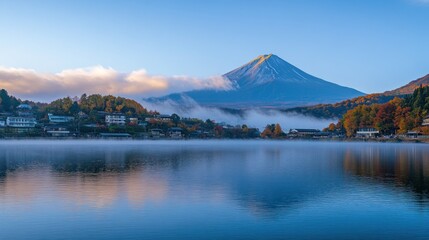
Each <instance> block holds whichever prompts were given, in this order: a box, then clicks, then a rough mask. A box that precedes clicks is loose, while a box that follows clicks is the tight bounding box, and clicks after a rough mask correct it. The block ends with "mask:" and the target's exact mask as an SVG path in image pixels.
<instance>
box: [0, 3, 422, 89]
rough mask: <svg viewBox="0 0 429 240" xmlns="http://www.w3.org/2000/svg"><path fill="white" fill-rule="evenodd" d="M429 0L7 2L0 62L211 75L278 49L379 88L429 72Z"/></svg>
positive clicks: (344, 79) (320, 72)
mask: <svg viewBox="0 0 429 240" xmlns="http://www.w3.org/2000/svg"><path fill="white" fill-rule="evenodd" d="M428 26H429V1H425V0H420V1H419V0H367V1H365V0H360V1H357V0H356V1H352V0H350V1H343V0H324V1H316V0H313V1H309V0H289V1H288V0H284V1H231V0H230V1H225V0H219V1H186V0H183V1H162V0H157V1H79V0H75V1H61V0H60V1H20V0H13V1H9V0H0V31H1V35H0V66H3V67H5V68H20V69H34V70H35V71H37V72H42V73H59V72H61V71H63V70H64V69H76V68H83V67H91V66H103V67H105V68H113V69H114V70H115V71H117V72H120V73H129V72H132V71H134V70H137V69H145V71H147V72H148V73H150V74H152V75H163V76H174V75H186V76H193V77H210V76H216V75H220V74H223V73H225V72H227V71H229V70H232V69H233V68H236V67H238V66H240V65H242V64H244V63H246V62H247V61H249V60H251V59H252V58H254V57H256V56H258V55H260V54H265V53H274V54H276V55H278V56H279V57H281V58H283V59H285V60H286V61H288V62H290V63H292V64H294V65H296V66H297V67H299V68H301V69H302V70H304V71H306V72H308V73H310V74H313V75H315V76H318V77H320V78H323V79H325V80H328V81H332V82H335V83H338V84H341V85H345V86H350V87H354V88H356V89H358V90H361V91H364V92H367V93H371V92H379V91H385V90H389V89H392V88H396V87H398V86H401V85H404V84H405V83H407V82H409V81H411V80H414V79H416V78H418V77H421V76H423V75H426V74H428V73H429V61H428V58H429V41H428V40H429V31H428Z"/></svg>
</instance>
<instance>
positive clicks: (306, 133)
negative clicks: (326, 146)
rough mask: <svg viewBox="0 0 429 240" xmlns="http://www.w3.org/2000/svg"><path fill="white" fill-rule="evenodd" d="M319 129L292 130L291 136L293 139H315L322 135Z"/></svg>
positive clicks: (290, 131)
mask: <svg viewBox="0 0 429 240" xmlns="http://www.w3.org/2000/svg"><path fill="white" fill-rule="evenodd" d="M320 132H321V131H320V130H319V129H304V128H292V129H290V130H289V135H290V136H293V137H313V136H316V135H319V134H320Z"/></svg>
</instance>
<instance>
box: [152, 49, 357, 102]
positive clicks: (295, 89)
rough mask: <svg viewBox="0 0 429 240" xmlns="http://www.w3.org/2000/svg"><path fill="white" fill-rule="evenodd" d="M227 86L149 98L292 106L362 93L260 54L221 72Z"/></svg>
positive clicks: (272, 56)
mask: <svg viewBox="0 0 429 240" xmlns="http://www.w3.org/2000/svg"><path fill="white" fill-rule="evenodd" d="M223 77H224V78H226V79H227V80H229V81H231V85H232V86H233V87H232V89H229V90H213V89H205V90H194V91H188V92H183V93H175V94H170V95H167V96H164V97H161V98H150V99H147V100H148V101H151V102H157V101H165V100H173V101H184V99H188V98H191V99H193V100H194V101H196V102H197V103H199V104H200V105H204V106H214V107H230V108H251V107H292V106H302V105H309V104H315V103H332V102H337V101H341V100H345V99H349V98H353V97H357V96H362V95H364V93H362V92H359V91H357V90H355V89H352V88H348V87H343V86H340V85H337V84H334V83H331V82H328V81H325V80H322V79H320V78H317V77H314V76H312V75H310V74H308V73H306V72H304V71H302V70H300V69H299V68H297V67H295V66H293V65H292V64H290V63H288V62H286V61H285V60H283V59H281V58H279V57H277V56H276V55H273V54H269V55H261V56H259V57H257V58H255V59H253V60H252V61H250V62H249V63H247V64H245V65H243V66H241V67H239V68H237V69H235V70H233V71H231V72H228V73H226V74H224V75H223Z"/></svg>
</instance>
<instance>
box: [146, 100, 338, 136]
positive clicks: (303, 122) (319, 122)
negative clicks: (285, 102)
mask: <svg viewBox="0 0 429 240" xmlns="http://www.w3.org/2000/svg"><path fill="white" fill-rule="evenodd" d="M143 106H145V107H146V108H147V109H149V110H156V111H158V112H160V113H163V114H173V113H176V114H178V115H179V116H180V117H185V118H188V117H190V118H199V119H202V120H206V119H211V120H215V121H216V122H218V123H220V122H225V123H228V124H231V125H234V126H235V125H242V124H246V125H247V126H249V127H256V128H259V129H260V130H261V131H262V130H263V129H264V128H265V126H266V125H267V124H275V123H279V124H280V125H281V127H282V129H283V131H288V130H289V129H290V128H316V129H323V128H325V127H327V126H328V125H329V124H330V123H332V122H337V121H338V120H337V119H318V118H314V117H309V116H304V115H301V114H297V113H296V114H294V113H284V112H280V111H278V110H274V109H247V110H243V112H242V113H240V114H238V113H237V114H236V113H229V112H226V111H224V110H221V109H218V108H213V107H204V106H200V105H198V104H197V103H195V102H190V101H189V102H186V104H178V103H176V102H173V101H164V102H158V103H150V102H143Z"/></svg>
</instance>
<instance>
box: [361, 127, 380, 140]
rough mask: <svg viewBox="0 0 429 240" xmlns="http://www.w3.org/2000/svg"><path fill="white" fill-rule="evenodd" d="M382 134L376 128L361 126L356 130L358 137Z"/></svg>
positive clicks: (371, 136)
mask: <svg viewBox="0 0 429 240" xmlns="http://www.w3.org/2000/svg"><path fill="white" fill-rule="evenodd" d="M379 134H380V131H378V130H377V129H375V128H359V129H358V130H357V132H356V137H363V138H373V137H377V136H378V135H379Z"/></svg>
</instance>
